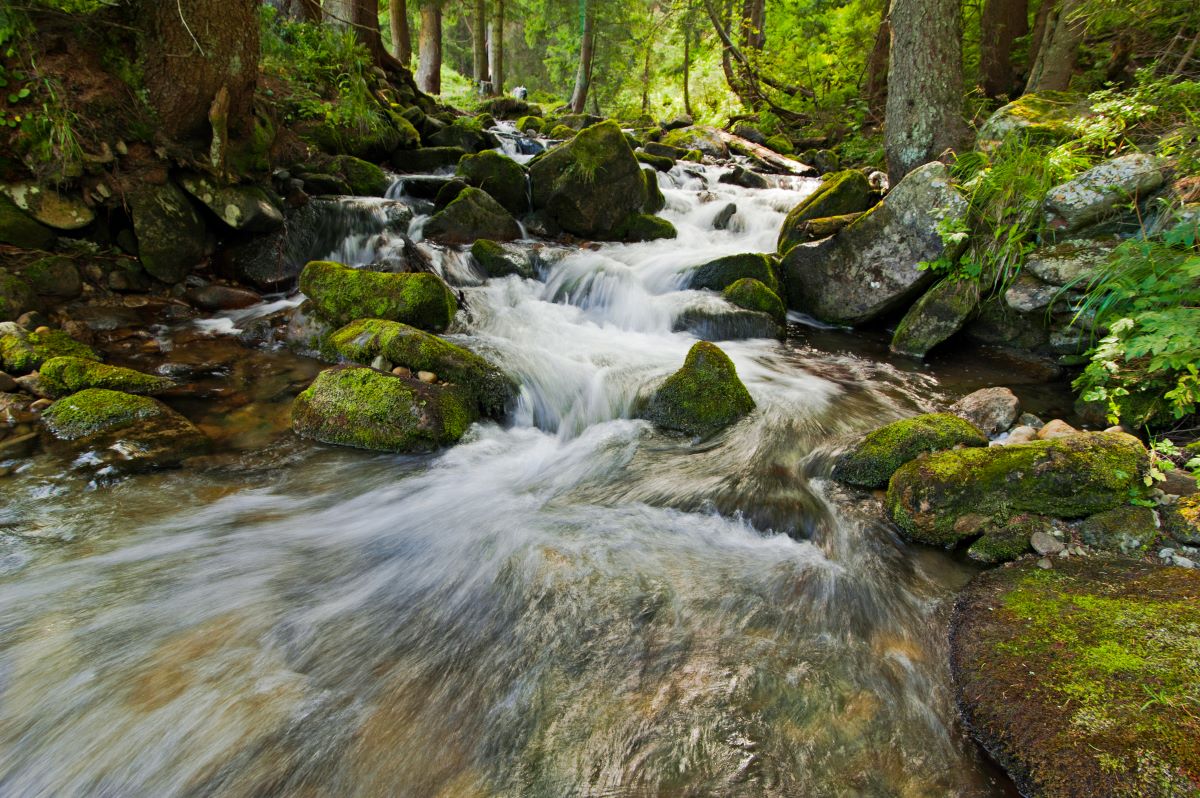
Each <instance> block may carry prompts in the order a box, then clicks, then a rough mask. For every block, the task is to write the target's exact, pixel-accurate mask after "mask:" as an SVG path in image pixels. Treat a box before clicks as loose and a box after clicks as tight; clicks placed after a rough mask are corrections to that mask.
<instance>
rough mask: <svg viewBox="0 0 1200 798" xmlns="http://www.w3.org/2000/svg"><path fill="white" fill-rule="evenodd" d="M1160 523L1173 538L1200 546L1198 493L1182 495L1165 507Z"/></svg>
mask: <svg viewBox="0 0 1200 798" xmlns="http://www.w3.org/2000/svg"><path fill="white" fill-rule="evenodd" d="M1193 456H1195V455H1193ZM1162 523H1163V529H1164V530H1166V532H1167V534H1169V535H1170V536H1171V537H1172V538H1174V539H1175V540H1177V541H1179V542H1180V543H1184V544H1187V545H1189V546H1200V493H1193V494H1192V495H1191V496H1183V497H1181V498H1180V499H1179V501H1177V502H1175V504H1173V505H1171V506H1169V507H1167V508H1165V509H1164V510H1163V512H1162Z"/></svg>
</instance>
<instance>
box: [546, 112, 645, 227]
mask: <svg viewBox="0 0 1200 798" xmlns="http://www.w3.org/2000/svg"><path fill="white" fill-rule="evenodd" d="M529 178H530V182H531V185H532V191H533V206H534V208H537V209H544V210H545V211H546V212H547V213H548V214H549V215H550V216H551V218H553V219H554V221H555V222H556V223H557V224H558V225H559V226H560V227H562V229H563V230H566V231H567V232H569V233H572V234H573V235H577V236H583V237H588V238H600V239H605V238H611V237H613V236H614V235H615V231H616V228H617V227H618V226H619V225H620V224H622V223H623V222H625V221H626V219H627V218H628V217H629V216H630V215H631V214H639V213H642V212H643V209H644V208H645V206H646V201H647V196H646V183H645V178H643V177H642V167H641V166H640V165H639V164H638V162H637V159H636V158H634V157H633V150H631V149H630V148H629V143H628V142H627V141H626V140H625V136H624V135H622V133H621V129H620V128H619V127H617V124H616V123H615V122H604V123H601V124H599V125H595V126H593V127H589V128H586V129H585V130H583V131H581V132H580V133H579V135H578V136H576V137H575V138H574V139H572V140H571V141H570V142H569V143H567V144H563V145H561V146H559V147H556V148H555V149H553V150H551V151H549V152H547V153H546V154H545V155H543V156H541V157H540V158H538V159H537V160H536V161H534V162H533V164H531V165H530V167H529Z"/></svg>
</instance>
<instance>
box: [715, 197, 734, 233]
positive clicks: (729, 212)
mask: <svg viewBox="0 0 1200 798" xmlns="http://www.w3.org/2000/svg"><path fill="white" fill-rule="evenodd" d="M737 210H738V208H737V205H735V204H733V203H732V202H731V203H729V204H728V205H726V206H725V207H724V208H722V209H721V210H720V211H718V212H717V215H716V216H714V217H713V223H712V226H713V229H714V230H728V229H729V221H730V220H731V219H732V218H733V215H734V214H735V213H737Z"/></svg>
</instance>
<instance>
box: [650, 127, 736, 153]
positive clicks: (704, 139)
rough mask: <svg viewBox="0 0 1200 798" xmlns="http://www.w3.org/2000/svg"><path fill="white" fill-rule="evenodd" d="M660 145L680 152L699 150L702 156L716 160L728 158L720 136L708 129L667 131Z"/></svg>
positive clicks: (725, 146) (696, 128)
mask: <svg viewBox="0 0 1200 798" xmlns="http://www.w3.org/2000/svg"><path fill="white" fill-rule="evenodd" d="M662 143H663V144H667V145H669V146H671V147H677V148H679V149H681V150H685V151H686V150H699V151H700V152H701V153H703V154H704V155H707V156H708V157H710V158H716V159H718V160H721V159H725V158H728V157H729V147H728V145H726V144H725V140H724V139H723V138H721V134H720V133H719V132H717V131H716V130H714V129H713V128H710V127H702V126H699V125H693V126H691V127H684V128H678V129H676V130H669V131H667V134H666V135H665V136H663V138H662Z"/></svg>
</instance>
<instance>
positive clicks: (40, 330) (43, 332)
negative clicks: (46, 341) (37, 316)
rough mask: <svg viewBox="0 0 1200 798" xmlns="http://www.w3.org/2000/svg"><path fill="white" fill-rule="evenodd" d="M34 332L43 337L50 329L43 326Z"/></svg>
mask: <svg viewBox="0 0 1200 798" xmlns="http://www.w3.org/2000/svg"><path fill="white" fill-rule="evenodd" d="M34 332H35V333H37V334H38V335H45V334H46V333H48V332H50V328H49V327H47V326H46V325H44V324H43V325H42V326H41V327H38V328H37V329H35V330H34Z"/></svg>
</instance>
